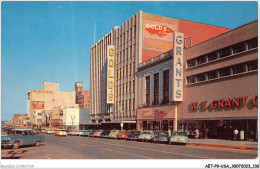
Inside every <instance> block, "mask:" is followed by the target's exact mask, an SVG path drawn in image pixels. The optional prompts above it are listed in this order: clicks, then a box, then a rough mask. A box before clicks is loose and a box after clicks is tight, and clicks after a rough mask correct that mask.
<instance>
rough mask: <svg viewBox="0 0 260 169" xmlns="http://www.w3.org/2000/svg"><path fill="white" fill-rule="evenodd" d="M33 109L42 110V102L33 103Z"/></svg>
mask: <svg viewBox="0 0 260 169" xmlns="http://www.w3.org/2000/svg"><path fill="white" fill-rule="evenodd" d="M32 106H33V109H44V101H33V102H32Z"/></svg>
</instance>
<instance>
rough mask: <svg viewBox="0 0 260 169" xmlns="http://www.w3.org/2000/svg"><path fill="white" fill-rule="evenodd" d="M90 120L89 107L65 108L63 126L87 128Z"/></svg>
mask: <svg viewBox="0 0 260 169" xmlns="http://www.w3.org/2000/svg"><path fill="white" fill-rule="evenodd" d="M88 122H89V109H81V108H65V109H63V126H64V127H66V128H74V129H77V130H79V129H80V130H81V129H83V130H84V129H87V123H88Z"/></svg>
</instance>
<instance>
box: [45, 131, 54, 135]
mask: <svg viewBox="0 0 260 169" xmlns="http://www.w3.org/2000/svg"><path fill="white" fill-rule="evenodd" d="M46 133H47V134H54V131H53V130H47V131H46Z"/></svg>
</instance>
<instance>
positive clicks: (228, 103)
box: [189, 95, 258, 112]
mask: <svg viewBox="0 0 260 169" xmlns="http://www.w3.org/2000/svg"><path fill="white" fill-rule="evenodd" d="M248 102H250V104H251V105H252V106H258V95H255V96H254V97H253V98H251V99H249V98H248V96H241V97H237V98H227V99H217V100H212V101H209V102H208V101H207V100H204V101H201V102H192V103H191V104H190V105H189V109H190V110H191V111H193V112H194V111H196V110H207V109H222V108H226V109H228V108H237V107H244V106H245V105H246V104H247V103H248Z"/></svg>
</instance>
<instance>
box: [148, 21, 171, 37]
mask: <svg viewBox="0 0 260 169" xmlns="http://www.w3.org/2000/svg"><path fill="white" fill-rule="evenodd" d="M145 30H147V31H148V32H149V33H151V34H157V35H159V36H165V35H167V34H169V33H172V32H174V31H173V30H172V29H171V28H169V27H168V26H164V25H153V24H146V26H145Z"/></svg>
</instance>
